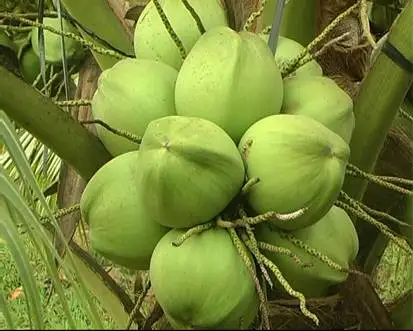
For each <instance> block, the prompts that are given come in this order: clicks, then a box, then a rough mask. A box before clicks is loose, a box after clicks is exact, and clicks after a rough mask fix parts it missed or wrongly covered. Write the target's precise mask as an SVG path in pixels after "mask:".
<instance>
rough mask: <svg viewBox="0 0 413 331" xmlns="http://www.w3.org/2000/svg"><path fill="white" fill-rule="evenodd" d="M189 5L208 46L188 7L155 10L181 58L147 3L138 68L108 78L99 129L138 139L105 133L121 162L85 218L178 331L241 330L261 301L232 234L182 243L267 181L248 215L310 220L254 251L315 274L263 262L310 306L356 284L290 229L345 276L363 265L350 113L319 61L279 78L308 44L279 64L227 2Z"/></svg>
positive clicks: (168, 3) (107, 171) (94, 189)
mask: <svg viewBox="0 0 413 331" xmlns="http://www.w3.org/2000/svg"><path fill="white" fill-rule="evenodd" d="M188 2H189V4H190V5H191V6H192V8H193V9H194V10H195V11H196V13H197V14H198V16H199V18H200V20H201V21H202V23H203V26H204V27H205V31H206V32H204V33H203V34H201V33H200V32H199V29H198V26H197V24H196V21H195V20H194V18H193V17H192V15H191V13H190V12H189V11H188V10H187V9H186V7H185V6H184V4H183V2H182V1H180V0H163V1H159V3H160V5H161V7H162V9H163V12H164V13H165V15H166V17H167V18H168V20H169V22H170V24H171V26H172V27H173V30H174V32H175V33H176V35H177V36H178V37H179V39H180V40H181V42H182V44H183V45H184V48H185V51H186V54H187V56H186V58H185V59H182V58H181V52H180V51H179V49H178V47H177V46H176V44H175V43H174V42H173V40H172V38H171V36H170V34H169V32H168V30H167V29H166V27H165V25H164V23H163V22H162V19H161V16H160V14H159V13H158V10H157V8H156V6H155V3H154V2H153V1H151V2H149V3H148V5H147V6H146V7H145V9H144V10H143V12H142V14H141V16H140V18H139V20H138V21H137V24H136V28H135V38H134V46H135V54H136V58H133V59H132V58H129V59H124V60H121V61H119V62H117V63H116V64H115V65H114V66H113V67H112V68H110V69H108V70H106V71H104V72H103V73H102V75H101V76H100V78H99V81H98V88H97V91H96V93H95V94H94V97H93V100H92V112H93V116H94V118H95V119H100V120H102V121H104V122H106V123H107V124H109V125H110V126H112V127H114V128H116V129H119V130H124V131H128V132H130V133H132V134H134V135H137V136H141V137H142V141H141V144H140V145H137V144H135V143H133V142H131V141H129V140H127V139H125V138H123V137H121V136H118V135H116V134H114V133H112V132H110V131H108V130H106V129H104V128H102V127H97V133H98V136H99V138H100V139H101V141H102V143H103V144H104V145H105V147H106V148H107V150H108V151H109V152H110V153H111V154H112V155H113V156H114V158H113V159H112V160H111V161H109V162H108V163H106V164H105V165H104V166H102V168H100V169H99V170H98V171H97V172H96V174H95V175H94V176H93V177H92V179H91V180H90V181H89V182H88V184H87V186H86V188H85V190H84V192H83V195H82V198H81V214H82V217H83V219H84V220H85V221H86V223H87V224H88V226H89V235H90V240H91V245H92V247H93V248H94V249H95V250H96V251H97V252H99V253H100V254H102V255H103V256H105V257H106V258H108V259H110V260H112V261H113V262H114V263H117V264H119V265H122V266H126V267H128V268H132V269H139V270H149V274H150V280H151V284H152V289H153V291H154V294H155V296H156V298H157V301H158V302H159V304H160V305H161V307H162V308H163V310H164V313H165V316H166V317H167V319H168V320H169V322H170V324H171V325H172V327H174V328H177V329H182V328H185V329H188V328H195V329H221V328H223V329H245V328H248V327H249V326H250V325H251V324H252V323H253V321H254V319H255V317H256V316H257V312H258V308H259V300H258V296H257V294H256V290H255V286H254V282H253V280H252V277H251V275H250V273H249V271H248V269H247V267H246V265H245V263H244V261H243V259H242V258H241V256H240V255H239V253H238V251H237V249H236V247H235V246H234V244H233V243H232V240H231V237H230V235H229V233H228V232H227V230H226V229H223V228H219V227H213V228H211V229H208V230H206V231H204V232H202V233H200V234H196V235H193V236H190V237H189V238H188V239H186V240H185V241H184V242H183V243H182V244H181V245H179V246H176V245H174V244H173V243H174V242H175V241H176V240H177V239H179V238H180V237H181V236H182V235H183V234H184V233H186V231H188V229H190V228H192V227H195V226H197V225H201V224H205V223H208V222H210V221H213V220H214V219H215V218H216V217H217V216H218V215H221V214H223V212H224V211H227V210H228V208H230V206H231V205H232V204H233V202H234V201H235V200H237V199H239V198H240V196H241V194H240V192H241V189H242V188H243V186H244V185H245V183H246V181H247V180H248V179H252V178H258V179H259V182H258V183H257V184H255V185H254V186H252V187H251V188H250V190H249V191H248V193H247V195H246V196H245V197H244V196H242V199H244V203H245V204H246V205H247V207H248V212H249V216H255V215H258V214H263V213H266V212H270V211H275V212H277V213H292V212H295V211H297V210H300V209H303V208H305V212H304V213H303V214H302V215H301V216H299V217H297V218H295V219H293V220H289V221H280V220H270V221H268V222H266V223H263V224H260V225H257V226H255V228H254V233H255V236H256V238H257V240H259V241H263V242H266V243H269V244H273V245H276V246H283V247H287V248H289V249H290V250H291V251H292V252H293V253H295V254H296V255H297V256H298V257H299V258H301V259H302V260H303V261H304V262H306V263H311V264H312V267H310V268H305V269H304V268H302V267H301V266H299V265H297V264H296V263H295V262H294V261H293V260H292V259H291V258H290V257H288V256H283V255H279V254H275V253H267V252H263V254H264V255H265V256H266V257H267V258H268V259H270V260H271V261H272V262H274V263H275V264H276V265H277V266H278V267H279V268H280V270H281V272H282V273H283V275H284V277H285V278H286V279H287V280H288V282H289V283H290V284H291V286H292V287H293V288H294V289H296V290H298V291H300V292H302V293H303V294H304V295H306V296H308V297H317V296H323V295H325V294H326V293H327V292H328V290H329V289H330V287H331V286H332V285H334V284H338V283H340V282H343V281H344V280H345V279H346V278H347V276H348V275H347V273H346V272H343V271H338V270H334V269H332V268H330V267H329V266H327V265H325V264H324V263H323V262H321V261H319V260H318V259H317V258H315V257H313V256H312V255H310V254H309V253H307V252H306V251H305V250H303V249H301V248H299V247H297V246H295V245H294V244H293V243H292V242H291V241H290V240H288V239H286V238H285V236H282V235H281V231H280V230H282V231H288V232H289V233H291V234H293V235H294V236H295V237H296V238H298V239H300V240H301V241H302V242H304V243H305V244H307V245H309V246H311V247H312V248H315V249H316V250H318V251H319V252H320V253H322V254H324V255H326V256H328V257H329V258H330V259H332V260H333V261H335V262H336V263H338V264H339V265H341V266H342V267H344V268H348V267H349V266H350V264H351V263H352V261H353V260H354V258H355V256H356V254H357V252H358V239H357V234H356V232H355V229H354V227H353V224H352V222H351V220H350V218H349V216H348V215H347V213H346V212H345V211H344V210H342V209H340V208H338V207H336V206H334V202H335V200H336V199H337V197H338V195H339V192H340V190H341V187H342V184H343V180H344V176H345V167H346V165H347V162H348V158H349V154H350V148H349V144H348V143H349V141H350V138H351V135H352V131H353V126H354V116H353V112H352V111H353V103H352V100H351V98H350V97H349V96H348V95H347V94H346V93H345V92H344V91H343V90H341V89H340V88H339V87H338V86H337V85H336V84H335V83H334V81H332V80H331V79H329V78H327V77H324V76H323V74H322V70H321V67H320V66H319V65H318V64H317V62H316V61H314V60H313V61H311V62H309V63H307V64H306V65H304V66H302V67H300V68H299V69H298V70H297V71H296V72H295V73H294V74H292V75H291V76H289V77H288V78H285V79H283V78H282V76H281V73H280V66H281V65H282V64H283V62H285V61H287V60H290V59H292V58H294V57H296V56H297V55H298V53H299V52H300V51H302V50H303V48H304V47H303V46H302V45H300V44H298V43H297V42H295V41H293V40H291V39H288V38H284V37H281V38H280V41H279V45H278V49H277V52H276V54H275V58H274V55H273V54H272V52H271V50H270V49H269V47H268V46H267V43H266V40H267V38H268V36H266V35H262V34H261V35H260V34H254V33H251V32H246V31H242V32H237V31H234V30H232V29H231V28H230V27H229V26H228V22H227V16H226V11H225V9H224V8H223V7H222V4H221V1H220V0H209V1H205V0H190V1H188ZM250 259H251V261H254V260H253V257H252V255H250ZM275 284H276V282H275ZM276 286H277V287H279V288H280V289H282V286H281V285H280V284H276Z"/></svg>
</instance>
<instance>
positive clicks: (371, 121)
mask: <svg viewBox="0 0 413 331" xmlns="http://www.w3.org/2000/svg"><path fill="white" fill-rule="evenodd" d="M412 21H413V2H409V4H408V5H407V6H406V7H405V8H404V9H403V11H402V12H401V14H400V16H399V18H398V19H397V20H396V21H395V23H394V24H393V26H392V28H391V29H390V31H389V37H388V38H389V41H390V42H391V43H392V44H393V45H394V46H395V47H396V48H397V49H399V51H400V52H401V53H402V54H403V55H404V57H405V58H406V59H407V60H408V61H411V62H413V39H412V35H413V26H412V24H411V22H412ZM412 78H413V74H412V73H409V72H407V71H406V70H403V69H401V68H400V67H399V66H398V65H397V64H395V63H394V62H393V61H392V60H391V59H390V58H389V57H388V56H387V55H386V54H384V53H383V51H380V54H379V55H378V57H377V60H376V61H375V63H374V64H373V66H372V68H371V70H370V71H369V72H368V74H367V75H366V77H365V79H364V81H363V83H362V85H361V87H360V91H359V94H358V95H357V97H356V99H355V101H354V114H355V116H356V126H355V129H354V132H353V137H352V140H351V142H350V147H351V157H350V162H351V163H352V164H354V165H356V166H357V167H359V168H360V169H363V170H364V171H367V172H371V171H372V170H373V169H374V166H375V164H376V161H377V158H378V155H379V153H380V150H381V149H382V147H383V143H384V140H385V138H386V136H387V133H388V131H389V130H390V128H391V126H392V124H393V121H394V119H395V118H396V116H397V113H398V111H399V108H400V106H401V105H402V103H403V101H404V98H405V96H406V94H407V91H408V89H409V86H410V84H411V80H412ZM366 187H367V182H366V181H365V180H361V179H359V178H352V177H347V178H346V181H345V183H344V190H345V191H346V192H347V193H348V194H349V195H351V196H352V197H353V198H355V199H358V200H361V199H362V197H363V195H364V192H365V190H366Z"/></svg>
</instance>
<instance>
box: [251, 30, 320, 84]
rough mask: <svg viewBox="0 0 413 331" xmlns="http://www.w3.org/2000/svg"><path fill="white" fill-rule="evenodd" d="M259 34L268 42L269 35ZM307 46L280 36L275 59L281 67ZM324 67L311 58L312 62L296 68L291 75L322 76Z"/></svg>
mask: <svg viewBox="0 0 413 331" xmlns="http://www.w3.org/2000/svg"><path fill="white" fill-rule="evenodd" d="M259 36H260V37H261V38H262V39H263V40H264V41H265V42H266V43H268V38H269V35H268V34H265V33H260V34H259ZM304 49H305V47H304V46H303V45H301V44H300V43H298V42H296V41H295V40H293V39H290V38H287V37H283V36H279V38H278V43H277V49H276V51H275V56H274V58H275V61H276V62H277V64H278V66H279V67H280V68H281V67H282V66H284V65H285V64H287V63H288V62H289V61H292V60H294V59H295V58H296V57H297V56H298V55H299V54H300V53H301V52H302V51H303V50H304ZM322 75H323V69H322V68H321V66H320V65H319V64H318V63H317V61H316V60H311V61H310V62H308V63H306V64H304V65H303V66H301V67H299V68H298V69H297V70H295V71H294V72H293V73H292V74H291V75H289V77H295V76H298V77H302V76H322Z"/></svg>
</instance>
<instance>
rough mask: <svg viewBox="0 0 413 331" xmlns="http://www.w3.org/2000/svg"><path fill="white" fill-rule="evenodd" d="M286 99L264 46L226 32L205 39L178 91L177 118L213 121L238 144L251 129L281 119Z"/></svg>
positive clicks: (223, 29) (189, 59)
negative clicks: (274, 117)
mask: <svg viewBox="0 0 413 331" xmlns="http://www.w3.org/2000/svg"><path fill="white" fill-rule="evenodd" d="M282 99H283V82H282V78H281V73H280V70H279V69H278V66H277V64H276V63H275V61H274V58H273V56H272V53H271V50H270V49H269V48H268V46H267V45H266V44H265V42H264V41H263V40H262V39H261V38H260V37H259V36H258V35H256V34H253V33H250V32H245V31H243V32H240V33H237V32H235V31H234V30H232V29H230V28H227V27H218V28H215V29H212V30H210V31H208V32H207V33H205V34H204V35H202V37H201V38H200V39H199V40H198V41H197V43H196V44H195V46H194V47H193V48H192V50H191V52H190V53H189V54H188V57H187V58H186V59H185V61H184V63H183V65H182V68H181V70H180V71H179V74H178V79H177V81H176V88H175V102H176V111H177V113H178V115H183V116H195V117H201V118H205V119H207V120H210V121H212V122H214V123H216V124H217V125H219V126H220V127H221V128H223V129H224V130H225V131H226V132H227V133H228V134H229V135H230V136H231V138H232V139H233V140H234V141H235V142H236V143H238V142H239V139H240V138H241V136H242V135H243V133H244V132H245V131H246V130H247V129H248V127H249V126H251V125H252V124H253V123H255V122H256V121H258V120H260V119H261V118H264V117H266V116H269V115H274V114H278V113H279V112H280V110H281V106H282Z"/></svg>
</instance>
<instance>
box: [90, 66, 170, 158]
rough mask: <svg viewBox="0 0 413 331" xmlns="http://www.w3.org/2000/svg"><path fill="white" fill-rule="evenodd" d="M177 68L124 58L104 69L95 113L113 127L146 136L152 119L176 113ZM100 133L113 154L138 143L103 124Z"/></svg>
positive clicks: (122, 151)
mask: <svg viewBox="0 0 413 331" xmlns="http://www.w3.org/2000/svg"><path fill="white" fill-rule="evenodd" d="M177 76H178V71H177V70H176V69H175V68H172V67H171V66H169V65H167V64H165V63H162V62H158V61H153V60H147V59H124V60H121V61H119V62H117V63H116V64H115V65H114V66H113V67H111V68H110V69H107V70H105V71H104V72H103V73H102V74H101V76H100V77H99V81H98V88H97V90H96V92H95V94H94V96H93V99H92V113H93V117H94V118H95V119H100V120H102V121H104V122H106V123H107V124H109V125H110V126H111V127H113V128H116V129H118V130H124V131H127V132H130V133H133V134H135V135H137V136H143V134H144V132H145V130H146V127H147V126H148V124H149V122H151V121H152V120H155V119H158V118H161V117H164V116H168V115H174V114H175V113H176V111H175V95H174V88H175V82H176V78H177ZM96 129H97V133H98V136H99V138H100V139H101V140H102V142H103V144H104V145H105V147H106V149H107V150H108V151H109V152H110V153H111V154H112V155H114V156H116V155H119V154H122V153H125V152H129V151H132V150H136V149H138V148H139V146H138V145H137V144H135V143H133V142H131V141H129V140H128V139H126V138H123V137H120V136H118V135H116V134H114V133H112V132H110V131H108V130H106V129H105V128H103V127H101V126H97V128H96Z"/></svg>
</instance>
